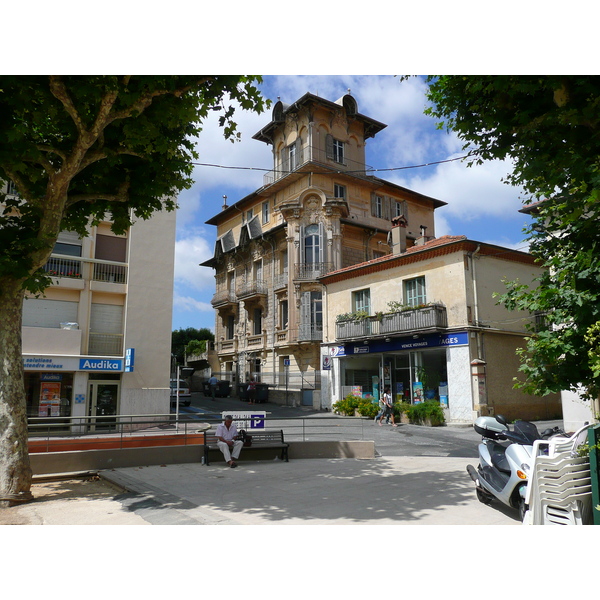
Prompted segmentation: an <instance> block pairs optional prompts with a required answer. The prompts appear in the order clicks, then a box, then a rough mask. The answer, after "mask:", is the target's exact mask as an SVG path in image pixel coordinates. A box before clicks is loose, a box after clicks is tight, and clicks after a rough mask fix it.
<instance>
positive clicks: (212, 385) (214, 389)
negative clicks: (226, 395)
mask: <svg viewBox="0 0 600 600" xmlns="http://www.w3.org/2000/svg"><path fill="white" fill-rule="evenodd" d="M218 383H219V380H218V379H217V378H216V377H215V374H214V373H213V374H212V375H211V377H210V379H209V380H208V387H209V388H210V395H211V398H212V399H213V400H214V399H215V396H216V395H217V385H218Z"/></svg>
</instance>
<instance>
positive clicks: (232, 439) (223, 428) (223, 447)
mask: <svg viewBox="0 0 600 600" xmlns="http://www.w3.org/2000/svg"><path fill="white" fill-rule="evenodd" d="M215 435H216V436H217V440H218V441H217V446H219V450H220V451H221V452H222V453H223V456H224V457H225V462H226V463H227V464H228V465H229V466H230V467H231V468H232V469H234V468H235V467H237V464H236V463H235V460H237V459H238V458H239V457H240V452H241V451H242V446H243V445H244V442H242V440H238V439H236V438H237V437H238V430H237V427H236V426H235V424H234V422H233V418H232V416H231V415H226V416H225V422H224V423H221V424H220V425H219V426H218V427H217V432H216V434H215ZM234 459H235V460H234Z"/></svg>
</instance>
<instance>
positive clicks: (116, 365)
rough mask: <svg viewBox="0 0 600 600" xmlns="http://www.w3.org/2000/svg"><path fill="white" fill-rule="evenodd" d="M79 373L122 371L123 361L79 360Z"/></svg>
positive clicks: (118, 359) (119, 359)
mask: <svg viewBox="0 0 600 600" xmlns="http://www.w3.org/2000/svg"><path fill="white" fill-rule="evenodd" d="M79 370H80V371H113V372H114V371H122V370H123V359H121V358H115V359H107V358H80V359H79Z"/></svg>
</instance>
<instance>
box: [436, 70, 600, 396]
mask: <svg viewBox="0 0 600 600" xmlns="http://www.w3.org/2000/svg"><path fill="white" fill-rule="evenodd" d="M428 83H429V93H428V97H429V100H430V101H431V102H432V107H430V108H429V109H427V111H426V112H428V113H429V114H430V115H432V116H434V117H437V118H441V119H443V120H444V122H445V125H446V126H447V127H448V128H449V129H452V130H453V131H455V132H456V133H457V134H458V136H459V137H460V139H461V140H463V141H464V142H465V146H464V148H465V149H466V150H468V151H469V152H470V158H469V162H470V164H473V163H480V162H481V161H483V160H492V159H505V158H510V159H511V160H512V161H513V163H514V170H513V172H512V173H509V174H508V175H507V177H506V182H508V183H511V184H515V185H521V186H523V188H524V189H525V190H526V192H528V193H529V194H530V195H531V196H530V198H529V199H528V200H527V204H528V205H529V208H528V209H525V210H527V211H529V212H530V213H531V215H532V223H531V225H530V226H529V227H528V228H527V229H526V233H527V235H528V240H529V242H530V252H531V254H532V255H533V256H535V257H536V258H537V259H538V260H539V264H541V265H543V266H544V267H545V268H546V269H545V270H544V272H543V274H542V275H541V276H540V277H539V278H538V280H537V281H536V287H527V286H524V285H522V284H521V283H519V282H518V281H514V282H507V293H506V294H503V295H502V296H501V297H500V301H501V302H503V303H504V304H505V305H506V306H507V307H508V308H509V309H520V310H529V311H531V312H532V313H534V314H536V315H538V317H539V318H538V319H537V322H536V323H532V324H531V325H530V327H529V329H530V335H529V336H528V338H527V345H526V348H523V349H521V350H520V358H521V368H520V370H521V371H522V373H523V374H524V375H525V379H524V380H522V381H519V382H517V384H516V385H517V386H518V387H522V388H523V389H525V391H527V392H529V393H533V394H537V395H545V394H548V393H551V392H559V391H561V390H573V391H581V389H583V396H584V397H587V398H597V397H598V394H599V392H600V368H599V367H598V365H599V364H600V362H599V361H600V342H599V341H598V340H599V339H600V337H599V335H598V331H599V327H600V261H598V259H597V256H598V250H599V249H600V227H599V225H600V202H599V200H600V77H594V76H527V77H519V76H503V77H494V76H483V77H463V76H444V77H439V78H433V77H432V78H429V80H428ZM440 126H443V124H440ZM580 386H581V387H580Z"/></svg>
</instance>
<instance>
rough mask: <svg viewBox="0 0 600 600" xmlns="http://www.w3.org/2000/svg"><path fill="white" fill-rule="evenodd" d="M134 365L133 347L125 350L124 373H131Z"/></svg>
mask: <svg viewBox="0 0 600 600" xmlns="http://www.w3.org/2000/svg"><path fill="white" fill-rule="evenodd" d="M134 365H135V348H127V350H125V373H131V372H132V371H133V367H134Z"/></svg>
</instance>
